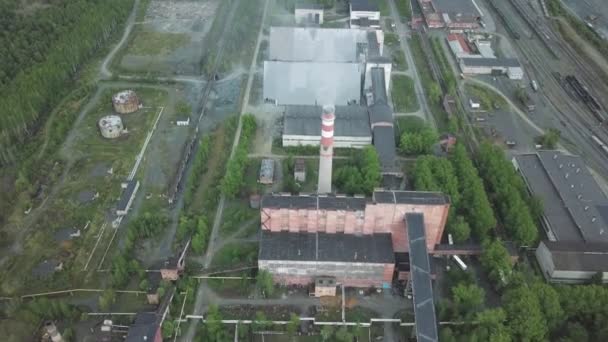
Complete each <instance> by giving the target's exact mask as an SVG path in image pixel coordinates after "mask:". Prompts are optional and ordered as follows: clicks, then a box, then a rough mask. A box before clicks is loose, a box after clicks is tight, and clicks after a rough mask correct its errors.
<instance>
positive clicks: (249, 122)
mask: <svg viewBox="0 0 608 342" xmlns="http://www.w3.org/2000/svg"><path fill="white" fill-rule="evenodd" d="M241 122H242V128H241V136H240V139H239V144H238V146H237V147H236V151H235V153H234V156H233V157H232V159H230V160H229V161H228V165H227V166H226V174H225V175H224V178H222V182H221V189H222V193H223V194H224V195H226V197H228V198H234V197H235V196H236V195H237V194H238V192H239V191H240V190H241V188H242V186H243V185H244V184H245V177H244V173H245V169H246V168H247V163H248V162H249V159H248V158H247V152H248V151H249V147H250V145H251V140H252V139H253V137H254V135H255V131H256V128H257V124H256V122H255V117H254V116H253V115H251V114H244V115H243V117H242V118H241Z"/></svg>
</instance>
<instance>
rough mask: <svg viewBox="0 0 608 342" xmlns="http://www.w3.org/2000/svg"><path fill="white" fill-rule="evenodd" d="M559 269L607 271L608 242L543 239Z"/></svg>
mask: <svg viewBox="0 0 608 342" xmlns="http://www.w3.org/2000/svg"><path fill="white" fill-rule="evenodd" d="M541 244H544V245H545V246H546V247H547V249H548V250H549V251H550V252H551V259H552V260H553V265H554V266H555V270H557V271H581V272H606V270H608V243H584V242H573V241H565V242H561V241H560V242H553V241H542V242H541Z"/></svg>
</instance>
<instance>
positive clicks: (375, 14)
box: [349, 0, 380, 29]
mask: <svg viewBox="0 0 608 342" xmlns="http://www.w3.org/2000/svg"><path fill="white" fill-rule="evenodd" d="M349 23H350V27H351V28H364V29H367V28H372V29H375V28H380V9H379V8H378V4H377V3H376V2H374V1H372V0H350V4H349Z"/></svg>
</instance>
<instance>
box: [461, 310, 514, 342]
mask: <svg viewBox="0 0 608 342" xmlns="http://www.w3.org/2000/svg"><path fill="white" fill-rule="evenodd" d="M476 320H477V322H478V325H477V326H476V327H475V330H473V333H472V334H471V335H472V336H475V337H476V338H477V341H480V342H481V341H492V342H510V341H511V340H512V339H511V333H510V331H509V329H508V328H507V327H506V326H505V323H506V320H507V315H506V314H505V312H504V310H503V309H490V310H485V311H482V312H479V313H478V314H477V317H476Z"/></svg>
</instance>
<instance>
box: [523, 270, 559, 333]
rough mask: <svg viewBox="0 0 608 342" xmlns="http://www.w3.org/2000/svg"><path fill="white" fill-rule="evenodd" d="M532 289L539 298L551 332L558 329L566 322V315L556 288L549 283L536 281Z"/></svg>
mask: <svg viewBox="0 0 608 342" xmlns="http://www.w3.org/2000/svg"><path fill="white" fill-rule="evenodd" d="M531 289H532V291H533V292H534V293H535V294H536V295H537V296H538V299H539V302H540V306H541V310H542V312H543V315H544V316H545V319H546V321H547V326H548V327H549V330H553V329H556V328H558V327H559V326H560V325H561V324H562V323H563V321H564V318H565V313H564V310H563V309H562V306H561V303H560V298H559V294H558V293H557V291H556V290H555V288H554V287H553V286H551V285H549V284H547V283H544V282H541V281H535V282H534V283H533V284H532V286H531Z"/></svg>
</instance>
